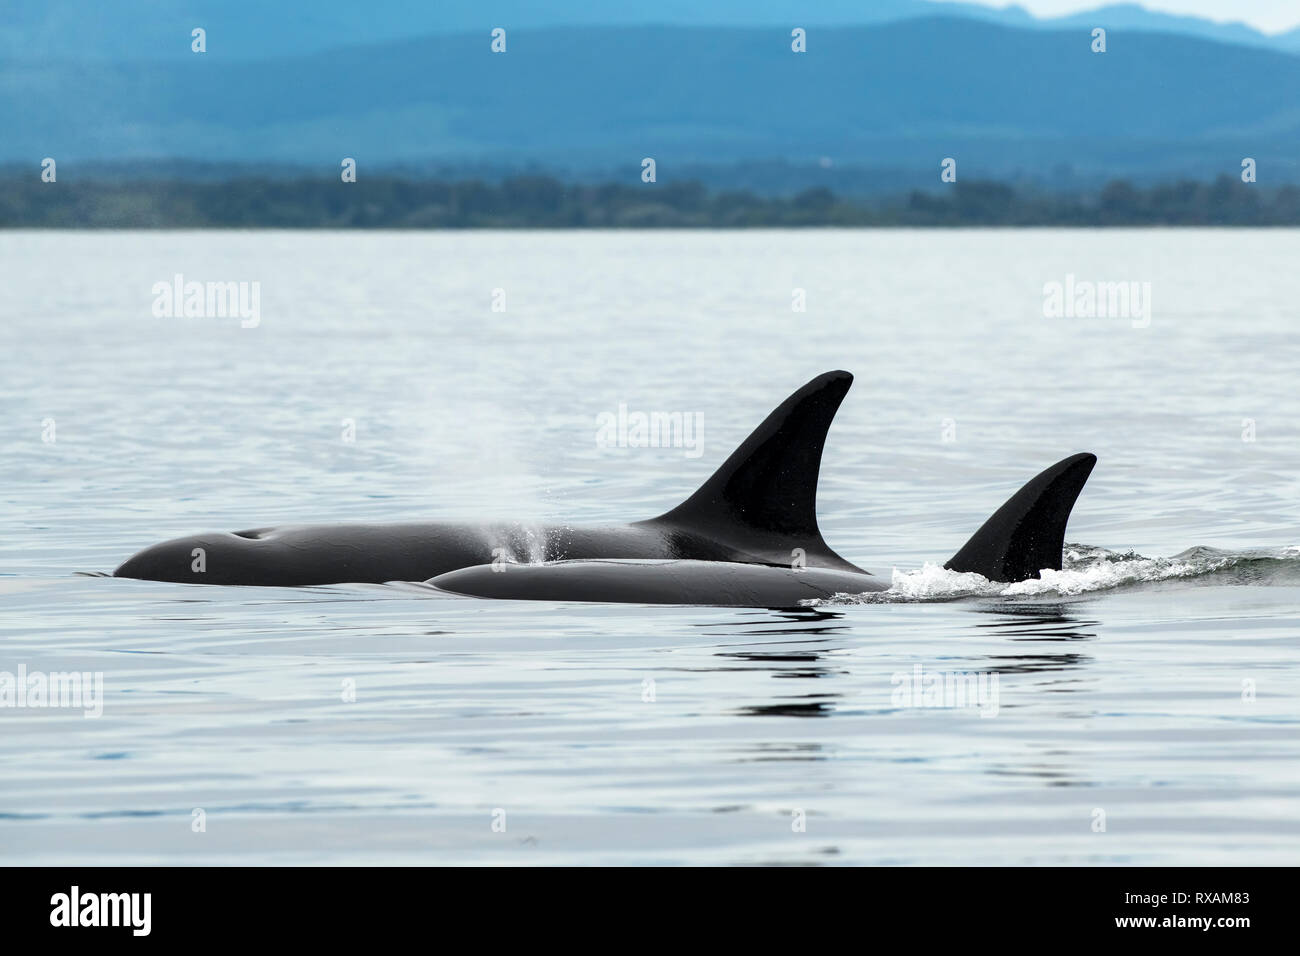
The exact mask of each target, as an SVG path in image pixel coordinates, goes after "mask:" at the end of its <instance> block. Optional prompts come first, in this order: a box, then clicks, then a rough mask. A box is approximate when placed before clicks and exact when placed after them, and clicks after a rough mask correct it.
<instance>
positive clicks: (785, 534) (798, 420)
mask: <svg viewBox="0 0 1300 956" xmlns="http://www.w3.org/2000/svg"><path fill="white" fill-rule="evenodd" d="M851 384H853V376H852V375H850V374H849V373H848V372H841V371H836V372H827V373H826V374H824V375H819V376H817V377H816V378H815V379H813V380H812V381H811V382H809V383H808V384H807V385H805V386H804V387H803V388H801V389H799V390H798V391H797V392H795V393H794V394H793V395H791V396H790V397H789V398H787V399H786V400H785V401H784V402H782V403H781V404H780V405H779V406H777V408H776V410H775V411H773V412H772V414H770V415H768V416H767V418H766V419H764V421H763V424H761V425H759V426H758V427H757V428H755V429H754V431H753V432H752V433H751V434H750V436H749V437H748V438H746V439H745V440H744V442H742V443H741V445H740V447H739V448H737V449H736V450H735V451H734V452H732V454H731V457H730V458H728V459H727V460H726V461H725V462H723V463H722V467H721V468H719V469H718V470H717V471H715V472H714V473H713V477H711V478H710V479H709V480H708V481H706V482H705V483H704V484H703V485H701V486H700V488H699V490H698V491H696V492H695V494H693V495H691V496H690V497H689V498H687V499H686V500H685V501H683V502H682V503H681V504H680V505H678V506H677V507H676V508H674V509H673V510H672V511H669V512H668V513H666V514H663V515H660V516H659V517H658V518H656V519H654V520H655V521H656V522H663V523H668V524H672V525H676V526H678V527H683V528H689V529H695V530H700V531H704V532H706V533H708V534H710V535H711V536H713V537H716V538H719V539H723V540H727V541H729V542H731V543H733V544H737V543H738V544H741V545H751V546H752V547H753V550H754V552H755V553H760V552H762V551H763V550H765V549H766V550H774V549H776V548H777V547H778V545H777V539H781V544H783V545H784V547H783V548H782V549H780V550H779V557H774V559H773V560H774V561H778V562H785V561H788V560H789V550H790V543H791V542H793V543H794V544H795V545H796V546H798V547H802V548H804V550H805V551H806V552H807V554H808V557H810V558H815V557H821V558H822V560H820V561H816V562H815V563H817V564H822V565H827V564H829V565H832V566H837V567H847V568H851V569H853V568H854V566H853V565H852V564H849V562H847V561H845V560H844V559H843V558H841V557H840V556H839V555H837V554H835V553H834V552H833V551H831V550H830V549H829V548H828V547H827V546H826V542H825V541H824V540H823V539H822V535H821V530H820V529H819V528H818V527H817V475H818V472H819V471H820V469H821V461H822V448H823V446H824V445H825V444H826V431H827V429H829V428H830V425H831V421H832V419H834V418H835V412H836V411H837V410H838V409H839V407H840V402H841V401H842V400H843V399H844V395H845V394H846V393H847V392H848V390H849V386H850V385H851ZM774 553H776V552H775V550H774ZM810 563H813V562H810ZM855 570H856V569H855Z"/></svg>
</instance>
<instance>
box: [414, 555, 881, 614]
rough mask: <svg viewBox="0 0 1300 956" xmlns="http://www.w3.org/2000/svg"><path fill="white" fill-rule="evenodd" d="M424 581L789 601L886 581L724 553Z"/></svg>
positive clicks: (558, 592)
mask: <svg viewBox="0 0 1300 956" xmlns="http://www.w3.org/2000/svg"><path fill="white" fill-rule="evenodd" d="M429 583H430V584H432V585H433V586H434V587H436V588H438V589H440V590H443V591H450V592H451V593H453V594H463V595H468V596H471V597H481V598H509V599H511V600H516V601H597V602H602V603H614V604H703V605H708V606H710V607H769V608H792V607H798V606H799V605H800V604H802V603H803V602H805V601H819V600H824V599H825V598H829V597H834V596H835V595H837V594H865V593H867V592H870V591H885V590H887V589H888V588H889V585H888V584H887V583H886V582H884V581H882V580H881V579H880V578H878V577H876V576H875V575H873V574H866V573H864V572H860V571H838V570H831V569H830V568H790V567H784V568H778V567H773V566H771V565H764V564H733V563H729V562H725V561H558V562H555V563H552V564H510V565H479V566H478V567H473V568H461V569H460V570H459V571H448V572H447V573H446V574H442V575H439V576H438V577H436V578H434V579H433V580H432V581H430V582H429Z"/></svg>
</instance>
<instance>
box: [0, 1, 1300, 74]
mask: <svg viewBox="0 0 1300 956" xmlns="http://www.w3.org/2000/svg"><path fill="white" fill-rule="evenodd" d="M933 16H945V17H953V16H958V17H965V18H971V19H978V20H983V21H985V22H990V23H998V24H1001V25H1003V26H1013V27H1020V28H1022V29H1048V30H1061V29H1076V28H1087V29H1089V30H1090V29H1091V28H1093V27H1097V26H1100V27H1105V28H1106V29H1108V30H1142V31H1147V32H1160V33H1175V34H1182V35H1187V36H1198V37H1202V38H1206V39H1212V40H1218V41H1221V42H1224V43H1237V44H1246V45H1253V46H1268V47H1273V48H1275V49H1282V50H1288V51H1292V52H1300V28H1297V29H1293V30H1290V31H1288V32H1286V33H1283V34H1278V35H1267V34H1264V33H1261V32H1260V31H1258V30H1255V29H1254V28H1252V27H1249V26H1247V25H1245V24H1242V23H1215V22H1213V21H1210V20H1204V19H1200V18H1197V17H1187V16H1177V15H1173V14H1168V13H1160V12H1157V11H1153V10H1147V9H1145V8H1143V7H1141V6H1138V5H1137V4H1132V3H1124V4H1112V5H1107V6H1102V7H1099V8H1098V9H1096V10H1090V11H1087V12H1084V13H1076V14H1070V15H1068V16H1063V17H1046V18H1036V17H1034V16H1033V15H1032V14H1030V13H1029V12H1028V11H1026V10H1025V9H1024V8H1023V7H1019V6H1009V7H1005V8H1001V9H998V8H994V7H987V6H983V5H980V4H976V3H956V2H951V3H949V2H939V3H935V2H927V0H654V2H653V3H635V2H617V0H545V2H543V0H364V2H355V0H313V2H311V3H301V4H291V3H284V2H274V0H112V2H102V0H37V2H28V3H23V2H17V0H15V2H13V3H8V4H5V5H4V9H2V10H0V59H49V58H53V59H76V60H85V59H109V60H126V61H135V60H141V59H177V58H182V57H184V56H187V55H189V35H190V30H191V29H192V28H193V27H203V28H204V29H205V30H207V31H208V36H209V43H210V46H209V49H210V50H211V51H212V52H213V53H219V54H220V55H221V56H223V57H226V58H233V59H268V58H283V57H292V56H297V55H301V54H306V53H320V52H323V51H325V50H329V49H333V48H335V47H342V46H352V45H369V44H377V43H387V42H391V41H394V40H403V39H409V38H410V37H414V36H433V35H448V34H457V33H486V32H487V31H488V30H490V29H491V28H493V27H498V26H500V27H505V28H506V29H507V30H514V29H519V30H539V29H550V28H554V27H571V26H579V27H584V26H624V27H626V26H644V25H659V26H694V27H699V26H708V27H724V28H746V27H778V26H779V27H785V28H786V29H787V30H788V29H789V28H791V27H795V26H803V27H809V26H871V25H876V24H883V23H894V22H897V21H900V20H911V19H918V18H927V17H933Z"/></svg>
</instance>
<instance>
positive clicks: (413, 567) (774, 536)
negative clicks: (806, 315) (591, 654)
mask: <svg viewBox="0 0 1300 956" xmlns="http://www.w3.org/2000/svg"><path fill="white" fill-rule="evenodd" d="M852 382H853V376H852V375H850V374H849V373H848V372H841V371H836V372H828V373H826V374H824V375H820V376H818V377H817V378H815V379H813V380H812V381H811V382H809V383H808V384H807V385H805V386H804V387H803V388H801V389H799V390H798V391H797V392H795V393H794V394H793V395H791V396H790V397H789V398H787V399H786V400H785V401H784V402H782V403H781V405H780V406H779V407H778V408H777V409H776V410H775V411H773V412H772V413H771V414H770V415H769V416H768V417H767V418H766V419H765V420H764V421H763V423H762V424H761V425H759V426H758V428H756V429H755V430H754V432H753V433H752V434H751V435H750V436H749V437H748V438H747V439H745V441H744V442H743V443H742V444H741V446H740V447H739V448H738V449H736V451H735V452H733V453H732V455H731V457H730V458H728V459H727V460H726V461H725V462H724V463H723V464H722V466H721V467H720V468H719V469H718V470H717V471H716V472H715V473H714V474H713V476H712V477H711V478H710V479H709V480H708V481H706V482H705V483H704V484H703V485H702V486H701V487H700V489H699V490H698V491H696V492H695V493H694V494H693V495H691V496H690V497H689V498H687V499H686V500H685V501H684V502H683V503H682V504H680V505H678V506H677V507H676V508H673V509H672V510H671V511H668V512H666V513H665V514H662V515H660V516H659V517H657V518H651V519H649V520H645V521H636V522H633V523H630V524H622V525H605V526H584V525H552V526H538V525H527V524H522V523H512V522H494V523H487V524H473V523H456V522H421V523H414V524H335V525H290V526H286V527H281V528H259V529H256V530H252V531H237V532H233V533H229V532H215V533H211V534H196V535H193V536H191V537H185V538H177V539H175V540H172V541H165V542H163V543H162V544H157V545H154V546H153V547H151V548H146V549H145V550H144V551H141V552H140V553H139V554H136V555H135V556H134V557H132V558H130V559H129V560H127V561H126V562H125V563H124V564H123V565H122V566H121V567H119V568H118V569H117V570H116V571H115V572H114V575H115V576H117V577H122V578H141V579H144V580H150V581H175V582H183V583H187V584H252V585H279V586H303V585H313V584H342V583H353V582H370V583H384V582H387V581H424V580H427V579H429V578H433V577H436V576H438V575H441V574H445V573H446V572H448V571H454V570H456V569H459V568H466V567H472V566H475V565H481V564H490V563H492V562H493V561H494V560H496V561H497V562H498V563H499V562H501V561H502V560H507V561H528V560H530V559H532V558H536V557H541V558H543V559H544V560H547V561H558V560H565V559H593V558H634V559H635V558H648V559H684V560H693V561H724V562H737V563H743V564H770V565H782V566H786V567H789V566H790V565H792V564H793V563H796V562H800V561H801V562H803V563H806V565H807V566H808V567H810V568H830V569H836V570H844V571H856V572H860V573H865V572H862V569H861V568H858V567H856V566H855V565H853V564H852V563H850V562H848V561H846V560H845V559H844V558H842V557H840V556H839V555H838V554H836V553H835V552H834V551H832V550H831V549H830V547H829V546H828V545H827V544H826V542H825V541H824V540H823V539H822V535H821V531H820V530H819V528H818V526H817V514H816V512H817V477H818V472H819V470H820V468H821V457H822V448H823V446H824V445H825V442H826V431H827V429H828V428H830V424H831V421H832V419H834V417H835V412H836V410H837V409H838V408H839V406H840V402H841V401H842V400H843V399H844V395H845V393H846V392H847V391H848V389H849V386H850V385H851V384H852Z"/></svg>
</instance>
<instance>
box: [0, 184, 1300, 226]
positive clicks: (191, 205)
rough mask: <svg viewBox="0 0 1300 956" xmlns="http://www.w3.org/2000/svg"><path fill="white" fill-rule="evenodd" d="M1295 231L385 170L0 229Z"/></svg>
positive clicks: (1130, 204) (1127, 190)
mask: <svg viewBox="0 0 1300 956" xmlns="http://www.w3.org/2000/svg"><path fill="white" fill-rule="evenodd" d="M963 226H973V227H980V226H982V227H990V226H1000V227H1051V226H1058V227H1066V226H1076V227H1108V226H1169V227H1179V226H1256V227H1258V226H1300V187H1297V186H1291V185H1287V186H1280V187H1277V188H1268V187H1264V186H1260V185H1258V184H1247V183H1243V182H1240V181H1238V180H1236V179H1233V178H1231V177H1228V176H1221V177H1220V178H1219V179H1217V180H1215V181H1214V182H1209V183H1207V182H1193V181H1179V182H1173V183H1168V184H1163V185H1156V186H1134V185H1131V184H1130V183H1128V182H1126V181H1124V180H1114V181H1112V182H1110V183H1108V184H1107V185H1106V186H1105V187H1103V188H1101V189H1099V190H1095V191H1092V192H1087V193H1076V194H1057V193H1049V192H1043V191H1036V190H1030V189H1025V188H1019V187H1015V186H1010V185H1006V184H1003V183H998V182H990V181H971V182H957V183H952V184H948V185H946V186H944V187H942V188H940V189H936V190H934V191H929V192H924V191H920V190H912V191H909V192H906V193H900V194H898V195H894V196H889V197H884V198H880V199H861V198H856V197H852V198H851V197H845V196H838V195H836V194H834V193H833V192H831V191H830V190H829V189H825V188H814V189H807V190H804V191H803V192H801V193H799V194H798V195H795V196H792V197H771V196H760V195H757V194H755V193H752V192H746V191H727V190H716V189H715V190H709V189H707V188H706V187H704V186H703V185H701V184H700V183H697V182H686V183H638V184H634V185H629V184H626V183H608V184H604V185H589V184H571V183H564V182H562V181H560V180H558V179H555V178H552V177H549V176H516V177H512V178H507V179H504V180H501V181H499V182H484V181H481V180H455V181H451V180H429V179H408V178H400V177H393V176H382V177H372V178H367V179H362V180H360V181H358V182H355V183H342V182H339V181H337V180H325V179H295V180H283V179H269V178H258V177H245V178H238V179H232V180H229V181H226V182H192V181H184V180H156V181H144V180H142V181H111V180H103V179H98V180H90V181H79V182H57V181H56V182H53V183H44V182H40V181H39V180H38V179H36V177H30V178H26V179H24V180H21V181H15V180H12V179H11V180H8V181H5V180H0V229H301V230H315V229H389V230H393V229H396V230H411V229H415V230H419V229H439V230H462V229H586V230H600V229H750V228H825V227H843V228H897V227H907V228H918V227H920V228H925V227H963Z"/></svg>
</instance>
